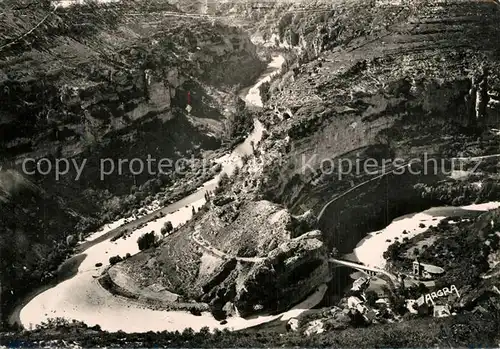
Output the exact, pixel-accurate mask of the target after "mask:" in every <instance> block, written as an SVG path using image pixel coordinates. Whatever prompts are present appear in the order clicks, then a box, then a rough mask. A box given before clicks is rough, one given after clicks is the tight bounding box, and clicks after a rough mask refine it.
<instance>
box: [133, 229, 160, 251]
mask: <svg viewBox="0 0 500 349" xmlns="http://www.w3.org/2000/svg"><path fill="white" fill-rule="evenodd" d="M155 242H156V237H155V233H154V232H153V231H152V232H150V233H146V234H144V235H142V236H140V237H139V238H138V239H137V244H138V245H139V250H141V251H143V250H147V249H148V248H151V247H153V246H154V244H155Z"/></svg>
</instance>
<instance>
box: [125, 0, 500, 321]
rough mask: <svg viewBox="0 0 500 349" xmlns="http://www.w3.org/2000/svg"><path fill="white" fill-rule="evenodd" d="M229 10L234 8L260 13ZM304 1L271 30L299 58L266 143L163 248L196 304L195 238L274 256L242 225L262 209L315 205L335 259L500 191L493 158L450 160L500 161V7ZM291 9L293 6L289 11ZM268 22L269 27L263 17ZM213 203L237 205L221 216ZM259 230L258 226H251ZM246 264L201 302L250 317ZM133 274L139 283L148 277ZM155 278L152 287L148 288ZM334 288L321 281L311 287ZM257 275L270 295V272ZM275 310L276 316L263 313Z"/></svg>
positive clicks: (275, 92) (273, 110)
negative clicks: (242, 286)
mask: <svg viewBox="0 0 500 349" xmlns="http://www.w3.org/2000/svg"><path fill="white" fill-rule="evenodd" d="M226 5H227V6H228V8H227V9H226V10H227V11H229V12H231V11H232V10H231V9H233V10H234V9H238V8H239V6H243V7H245V6H247V7H248V6H253V4H251V3H242V4H241V5H238V4H233V3H228V4H226ZM299 5H300V4H279V5H277V6H276V7H274V8H273V9H271V10H267V12H266V13H267V15H266V16H270V17H273V18H274V19H277V21H275V22H274V25H270V26H268V27H266V29H265V30H266V32H267V33H268V34H269V35H272V34H276V31H278V35H277V37H275V39H277V44H280V45H281V46H285V47H288V48H289V50H291V51H292V52H294V54H292V55H289V56H290V57H292V56H294V55H295V56H296V57H297V59H296V61H289V62H288V67H289V68H290V69H289V70H288V71H285V72H283V73H282V74H281V75H280V77H279V78H278V79H277V80H276V81H274V82H273V83H271V84H270V85H268V87H266V88H263V89H262V91H263V93H265V94H266V96H267V99H268V102H267V106H266V107H265V108H264V111H263V112H262V113H260V114H259V118H260V120H261V121H262V123H263V124H264V125H265V126H266V128H267V132H266V135H265V137H264V138H263V140H262V142H260V143H259V144H258V146H257V147H256V149H255V151H254V154H253V156H252V157H251V158H250V159H248V161H247V163H246V164H245V165H244V166H243V168H242V169H241V171H240V172H239V173H237V174H236V175H235V176H234V178H233V179H232V185H231V186H228V185H224V186H222V187H221V189H220V190H219V192H220V193H219V194H218V196H217V197H216V198H215V199H214V201H213V202H214V205H213V206H211V207H209V208H208V211H209V212H208V213H207V214H206V215H205V216H204V218H200V219H203V221H204V222H205V223H204V224H201V225H199V226H197V227H195V225H194V224H195V223H192V224H190V225H189V226H187V227H186V228H182V229H180V230H179V231H178V232H177V233H176V234H175V237H172V239H174V240H175V244H174V242H173V241H171V243H170V244H168V243H165V244H162V246H161V247H160V249H159V251H157V252H155V253H158V254H160V255H161V254H163V253H166V255H168V256H169V257H168V258H166V257H165V258H163V259H162V261H163V263H165V264H161V265H162V269H161V273H162V274H161V275H163V276H164V277H166V278H167V279H169V280H170V281H169V282H170V285H171V286H170V287H171V288H172V289H173V290H175V291H176V292H178V291H179V290H180V289H181V290H182V291H181V292H182V293H183V295H186V296H188V297H189V298H193V299H198V300H199V298H198V297H199V296H198V295H197V294H196V292H192V290H191V291H190V289H191V287H192V285H196V284H197V282H198V281H197V279H196V278H197V275H199V273H200V272H201V270H202V265H203V263H201V264H200V262H196V260H201V258H202V254H199V252H196V251H197V250H198V249H199V246H197V244H196V242H195V241H193V239H192V238H191V237H190V235H191V234H192V233H193V230H196V231H197V232H198V234H199V235H200V236H202V237H203V241H205V243H206V244H207V246H211V248H216V250H217V251H221V250H222V251H223V252H225V253H227V254H228V256H233V257H234V256H239V257H241V256H250V257H249V258H254V257H263V258H265V259H267V258H269V256H271V255H272V254H273V252H272V251H273V250H272V248H273V247H274V243H273V242H272V241H270V239H271V238H270V236H275V235H274V234H273V233H272V232H273V231H274V230H269V229H267V228H266V224H265V223H263V222H262V221H261V220H262V218H263V217H260V216H258V215H257V216H255V217H252V216H251V215H245V216H244V220H241V221H240V217H241V216H240V215H242V213H241V212H240V210H241V209H242V210H243V211H245V210H248V207H253V206H255V207H258V206H259V204H260V203H261V202H262V200H264V201H266V202H267V201H269V202H273V203H279V204H280V205H283V206H284V207H286V208H287V209H288V212H287V210H284V211H283V212H284V213H283V215H284V216H288V215H291V214H300V213H302V212H304V211H307V210H313V211H314V212H315V214H316V215H318V214H320V217H319V222H318V223H319V229H320V230H321V235H318V234H317V233H314V234H315V235H314V236H315V239H317V240H318V241H320V242H321V245H322V246H323V245H324V246H323V247H322V248H325V251H328V250H330V249H332V248H334V247H335V249H336V250H337V251H339V252H341V253H347V252H349V251H351V250H352V249H353V248H354V246H355V245H356V244H357V242H359V240H360V239H361V238H362V237H364V235H365V234H366V233H367V232H368V231H371V230H375V229H377V228H380V227H383V226H385V225H387V224H388V223H389V222H390V221H391V220H392V219H393V218H395V217H397V216H399V215H402V214H405V213H409V212H414V211H417V210H422V209H425V208H428V207H430V206H433V205H442V204H467V203H472V202H480V201H487V200H494V199H498V198H499V196H500V192H499V191H498V186H497V184H496V181H497V180H498V175H497V167H496V165H495V164H497V163H498V162H497V160H496V158H492V159H491V161H490V160H485V161H484V162H482V163H480V166H475V163H474V161H473V160H460V161H452V158H453V157H465V158H469V157H474V156H483V155H494V154H496V153H498V149H499V148H498V146H499V141H500V139H499V136H498V134H496V133H495V132H494V131H493V132H490V129H491V128H492V127H495V128H496V127H497V126H498V118H499V116H500V108H499V101H500V100H499V97H498V96H499V95H500V84H499V82H500V81H499V72H500V70H499V68H500V66H499V65H498V58H499V57H500V46H499V45H498V40H496V39H497V38H498V37H499V34H500V27H499V26H498V24H497V23H499V22H498V21H499V20H500V7H499V6H498V5H497V4H496V3H494V2H489V1H455V2H449V1H448V2H446V3H444V2H442V3H441V2H430V1H423V0H416V1H410V2H391V3H387V2H381V1H370V2H368V3H366V2H363V3H362V2H357V1H344V2H338V3H334V4H330V5H329V6H330V7H329V9H328V11H327V10H321V11H317V12H314V11H311V12H307V11H299V10H298V8H297V7H296V6H299ZM221 6H224V5H221ZM281 6H287V8H288V10H290V11H289V12H287V13H283V11H282V12H280V11H279V9H280V8H281V9H282V10H283V9H284V7H281ZM219 10H220V11H222V10H221V9H219ZM233 16H234V17H235V18H238V14H236V13H233ZM240 17H243V16H240ZM260 19H261V22H259V23H260V24H262V23H264V22H265V21H266V20H265V19H262V18H260ZM253 28H254V29H255V27H253ZM429 159H431V160H432V159H435V160H436V161H435V163H436V165H435V166H434V162H432V161H430V162H429V161H428V160H429ZM349 164H350V166H351V168H350V169H349ZM408 165H411V166H408ZM356 166H357V167H356ZM430 166H432V167H430ZM346 167H347V168H346ZM405 169H406V170H405ZM396 170H399V171H396ZM457 170H460V171H463V172H465V173H466V176H465V177H463V178H461V179H460V180H457V179H455V177H454V176H453V175H452V173H455V172H452V171H457ZM393 171H394V172H393ZM460 171H459V172H460ZM460 173H462V172H460ZM473 183H482V184H480V185H477V184H473ZM429 193H431V194H429ZM225 196H229V197H233V196H237V197H238V199H239V202H240V203H238V204H232V203H228V202H227V200H226V199H225V198H224V197H225ZM229 201H231V200H229ZM216 202H220V203H221V205H222V207H226V206H228V207H231V206H235V207H236V208H234V207H233V208H228V209H220V208H218V207H217V204H215V203H216ZM327 204H328V205H327ZM240 207H241V209H240ZM259 210H260V211H262V212H267V209H263V208H260V209H259ZM214 215H215V216H214ZM212 217H217V219H216V221H213V218H212ZM264 217H266V215H265V214H264ZM221 221H222V222H225V223H222V222H221ZM313 221H314V220H313ZM209 222H210V224H209ZM228 224H229V225H228ZM253 226H259V227H261V229H260V230H259V232H254V231H252V230H249V227H253ZM312 226H314V227H316V226H315V225H314V224H313V225H312ZM238 227H239V228H238ZM241 227H245V228H244V229H242V230H240V229H241ZM311 229H314V228H311ZM263 231H265V232H266V233H263ZM277 231H278V232H279V231H281V233H278V236H279V235H282V237H281V238H280V239H281V241H283V242H286V243H291V242H292V241H293V239H294V238H296V236H299V238H300V236H304V237H305V236H308V235H307V234H306V235H301V234H304V233H305V232H307V230H306V231H301V232H300V233H298V234H296V235H294V236H293V237H292V236H291V235H288V234H286V233H285V234H284V232H285V231H286V230H283V229H278V230H277ZM212 232H213V233H212ZM287 235H288V236H287ZM168 240H169V241H170V238H168ZM180 241H183V242H182V243H181V242H180ZM268 244H269V248H268V249H267V250H262V248H261V246H264V245H266V246H267V245H268ZM171 245H172V246H173V245H175V246H176V247H175V252H174V251H173V250H172V248H171V247H170V246H171ZM166 251H170V252H166ZM197 254H198V256H197ZM174 255H175V256H176V257H175V258H173V260H176V261H179V262H180V261H181V260H183V259H184V258H185V257H186V256H188V255H189V257H186V258H187V260H189V261H190V263H188V264H186V265H183V266H182V267H181V266H179V263H176V264H175V265H174V264H171V262H168V261H169V260H170V259H171V258H172V256H174ZM300 256H301V255H300V254H299V257H297V258H298V259H299V260H300V259H301V257H300ZM219 257H220V256H219ZM137 258H140V257H137ZM141 258H142V257H141ZM237 261H238V260H236V261H235V260H234V259H233V260H230V261H227V262H225V263H224V264H223V265H221V266H220V268H221V270H222V271H221V272H223V274H224V275H223V277H222V276H221V278H220V279H219V278H216V279H215V281H214V283H215V284H220V285H222V288H223V289H222V290H221V291H220V293H217V295H215V294H213V295H212V294H210V295H209V296H206V297H205V298H204V299H202V300H203V301H206V302H213V301H214V300H216V299H217V298H222V299H223V301H221V305H222V304H223V303H224V302H226V301H228V300H234V301H235V302H236V306H237V307H238V309H239V310H240V311H242V313H250V312H249V311H247V310H246V304H242V303H240V304H238V295H237V294H238V291H236V292H234V290H233V291H231V289H230V288H228V284H227V280H228V279H227V278H228V275H232V274H231V273H230V272H229V271H230V270H233V269H238V268H237V267H236V265H238V263H236V262H237ZM126 263H127V264H130V263H133V262H132V261H130V262H126ZM285 265H287V263H286V262H285ZM290 265H292V266H293V263H290ZM226 267H227V268H226ZM179 268H181V269H182V270H183V272H179V273H175V274H174V275H175V278H176V280H175V281H172V280H171V277H170V275H171V274H173V273H174V270H176V271H178V270H179ZM291 268H292V269H293V267H291ZM311 268H312V269H314V270H318V269H315V268H313V267H311ZM184 269H186V270H184ZM130 270H131V271H130V275H133V274H137V271H138V270H139V269H138V268H137V267H136V268H132V269H130ZM187 270H189V271H187ZM284 270H286V268H285V269H284ZM282 272H283V271H282ZM284 273H285V274H286V272H284ZM313 274H314V273H313ZM313 274H311V275H313ZM146 275H149V274H147V273H146ZM165 275H166V276H165ZM217 275H218V274H217ZM238 275H241V274H238ZM333 277H334V278H335V274H334V276H333ZM278 278H279V277H278ZM148 279H149V277H147V278H145V279H144V280H143V282H144V285H149V284H150V282H148V281H147V280H148ZM327 279H328V276H327V274H322V280H320V278H315V280H316V281H315V282H313V285H314V286H316V285H318V284H319V283H321V282H325V281H326V280H327ZM229 280H231V278H229ZM256 280H258V281H257V284H258V283H260V284H261V286H262V285H265V286H266V287H270V286H268V284H267V281H266V280H269V279H268V278H267V277H263V278H262V279H256ZM185 281H188V282H187V283H185ZM169 282H167V283H166V284H165V286H166V287H169V286H167V284H168V283H169ZM294 283H295V284H296V285H300V281H297V280H295V281H294V280H293V279H287V280H286V283H285V284H286V285H287V286H286V287H287V288H293V286H292V285H293V284H294ZM237 285H238V283H237ZM186 287H187V289H186ZM299 287H300V286H299ZM271 289H273V290H274V288H271ZM195 290H199V287H198V288H196V287H195ZM301 291H305V290H303V289H301ZM204 292H205V293H206V292H208V289H207V290H204ZM254 292H255V294H256V300H255V301H254V302H257V299H260V301H261V302H262V301H263V302H264V303H265V302H266V300H267V296H264V295H260V293H259V292H258V291H254ZM235 295H236V297H235ZM259 295H260V296H259ZM232 297H235V298H234V299H233V298H232ZM273 299H274V298H273ZM265 308H267V309H271V308H270V307H268V306H267V304H266V307H265ZM248 310H250V309H248ZM254 310H255V309H254Z"/></svg>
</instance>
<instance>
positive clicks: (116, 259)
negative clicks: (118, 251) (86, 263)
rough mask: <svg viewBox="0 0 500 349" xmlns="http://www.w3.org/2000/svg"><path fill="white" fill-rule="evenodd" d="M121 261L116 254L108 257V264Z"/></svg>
mask: <svg viewBox="0 0 500 349" xmlns="http://www.w3.org/2000/svg"><path fill="white" fill-rule="evenodd" d="M121 261H122V257H120V256H118V255H116V256H113V257H110V258H109V264H111V265H115V264H116V263H118V262H121Z"/></svg>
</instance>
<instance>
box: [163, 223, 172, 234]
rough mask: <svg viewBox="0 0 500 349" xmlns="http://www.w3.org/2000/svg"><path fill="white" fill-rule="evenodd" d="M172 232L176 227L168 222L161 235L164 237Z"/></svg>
mask: <svg viewBox="0 0 500 349" xmlns="http://www.w3.org/2000/svg"><path fill="white" fill-rule="evenodd" d="M172 230H174V226H173V225H172V222H171V221H166V222H165V224H164V225H163V228H162V229H161V234H162V235H165V234H168V233H170V232H171V231H172Z"/></svg>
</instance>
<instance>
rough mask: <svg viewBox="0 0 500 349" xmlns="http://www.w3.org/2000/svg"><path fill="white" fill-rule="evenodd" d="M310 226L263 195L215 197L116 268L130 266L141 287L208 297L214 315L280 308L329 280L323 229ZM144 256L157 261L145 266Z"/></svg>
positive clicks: (289, 304) (202, 299)
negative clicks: (151, 247)
mask: <svg viewBox="0 0 500 349" xmlns="http://www.w3.org/2000/svg"><path fill="white" fill-rule="evenodd" d="M310 224H311V221H310V220H308V219H307V217H292V216H290V214H289V213H288V212H287V211H286V210H284V209H283V208H282V207H279V206H278V205H275V204H272V203H270V202H268V201H247V202H245V203H240V204H238V203H237V202H229V203H225V204H224V205H222V206H218V205H217V204H216V203H215V201H214V202H213V203H212V204H209V205H207V207H206V208H205V210H204V214H201V213H198V214H197V216H196V217H195V219H194V220H193V221H191V222H189V223H188V224H187V225H186V226H184V227H182V228H180V229H179V230H178V231H177V232H175V233H174V234H172V235H171V236H168V237H166V238H165V239H164V240H163V241H162V244H161V246H160V247H159V248H158V249H157V250H156V251H154V252H146V253H145V254H146V256H142V257H141V258H139V257H138V258H137V260H135V259H134V258H132V259H131V260H126V261H124V262H123V263H121V264H122V266H120V267H119V268H120V269H128V272H127V274H128V275H129V277H131V276H133V277H134V278H135V279H137V281H136V283H139V284H142V287H143V288H148V286H149V285H151V283H153V282H155V283H156V282H160V283H161V284H162V285H163V286H164V287H167V288H168V289H169V290H170V291H171V292H175V293H178V294H181V295H183V296H185V297H188V298H191V299H195V300H198V301H201V302H204V303H208V304H209V305H210V307H211V311H212V313H213V314H214V315H215V316H218V317H225V316H229V315H231V314H233V312H234V310H235V309H237V310H238V312H239V314H240V315H242V316H247V315H251V314H255V313H258V312H279V311H283V310H285V309H287V308H289V307H290V306H291V305H294V304H295V303H298V302H300V301H301V300H302V299H303V298H304V297H306V296H307V295H308V294H309V293H311V292H313V291H314V290H315V289H316V288H317V286H319V285H321V284H323V283H325V282H326V281H327V280H328V278H329V268H328V261H327V250H326V248H325V245H324V243H323V240H322V236H321V232H320V231H314V230H311V229H312V227H311V225H310ZM313 224H314V222H313ZM297 235H298V236H297ZM295 236H296V237H295ZM144 258H146V259H149V260H153V259H154V260H155V261H157V262H156V263H157V266H155V267H154V268H146V267H144V266H143V264H144V263H143V262H141V261H143V260H144ZM114 268H117V267H113V268H112V270H113V269H114ZM234 307H236V308H234Z"/></svg>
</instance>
